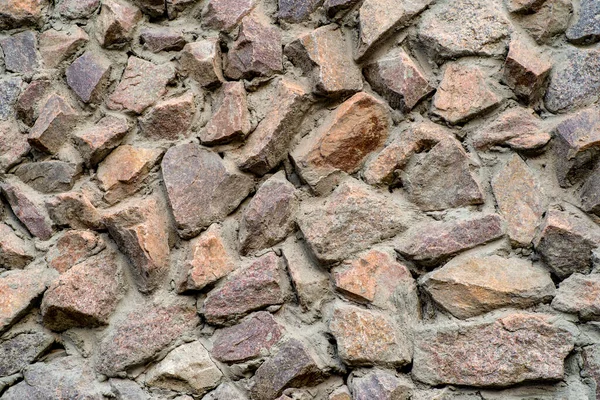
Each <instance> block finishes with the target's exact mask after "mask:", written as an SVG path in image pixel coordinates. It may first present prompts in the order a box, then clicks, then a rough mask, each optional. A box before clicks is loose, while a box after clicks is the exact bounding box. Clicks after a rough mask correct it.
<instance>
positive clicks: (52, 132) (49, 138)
mask: <svg viewBox="0 0 600 400" xmlns="http://www.w3.org/2000/svg"><path fill="white" fill-rule="evenodd" d="M77 118H78V117H77V112H76V111H75V109H74V108H73V107H72V106H71V105H70V104H69V103H68V101H66V100H65V99H64V98H63V97H61V96H59V95H56V94H53V95H52V96H50V97H49V98H48V100H46V102H45V103H44V105H43V106H42V108H41V110H40V114H39V117H38V118H37V120H36V121H35V125H33V128H31V130H30V132H29V137H28V139H27V141H28V142H29V144H30V145H31V146H32V147H35V148H36V149H38V150H40V151H43V152H45V153H50V154H54V153H56V152H58V150H59V149H60V148H61V147H62V146H63V145H64V144H65V142H66V141H67V137H68V135H69V134H70V132H71V130H72V128H73V126H74V124H75V122H76V121H77Z"/></svg>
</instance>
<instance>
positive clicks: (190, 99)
mask: <svg viewBox="0 0 600 400" xmlns="http://www.w3.org/2000/svg"><path fill="white" fill-rule="evenodd" d="M195 112H196V104H195V103H194V94H193V93H192V92H191V91H188V92H185V93H184V94H182V95H181V96H177V97H173V98H171V99H168V100H164V101H161V102H159V103H157V104H156V105H155V106H154V107H152V108H151V109H150V110H149V111H148V112H147V113H146V114H145V115H144V116H143V117H142V118H140V120H139V123H140V130H141V133H142V134H143V135H144V136H146V137H149V138H152V139H167V140H176V139H178V138H180V137H188V136H189V135H190V128H191V127H192V121H193V118H194V114H195Z"/></svg>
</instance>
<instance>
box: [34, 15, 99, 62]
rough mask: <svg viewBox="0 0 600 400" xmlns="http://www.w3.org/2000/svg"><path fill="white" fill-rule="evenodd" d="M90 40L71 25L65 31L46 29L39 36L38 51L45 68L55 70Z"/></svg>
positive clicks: (85, 34) (81, 30)
mask: <svg viewBox="0 0 600 400" xmlns="http://www.w3.org/2000/svg"><path fill="white" fill-rule="evenodd" d="M89 40H90V38H89V36H88V34H87V33H86V32H85V31H84V30H83V29H81V28H80V27H78V26H77V25H72V26H70V27H69V28H67V29H66V30H61V31H57V30H56V29H48V30H47V31H44V32H43V33H42V34H41V35H40V36H39V49H40V54H41V55H42V59H43V60H44V65H45V66H46V68H56V67H57V66H58V65H59V64H60V63H61V62H63V61H64V60H66V59H67V58H68V57H69V56H71V55H73V54H75V52H76V51H77V49H78V48H79V47H81V46H82V45H83V44H85V43H87V42H88V41H89Z"/></svg>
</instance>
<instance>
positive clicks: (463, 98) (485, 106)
mask: <svg viewBox="0 0 600 400" xmlns="http://www.w3.org/2000/svg"><path fill="white" fill-rule="evenodd" d="M501 101H502V98H501V97H500V96H499V95H497V94H496V93H494V91H493V90H492V89H491V87H490V86H489V84H488V83H487V82H486V79H485V77H484V75H483V72H482V71H481V70H480V69H479V68H478V67H472V66H467V65H461V64H456V63H452V64H448V66H447V67H446V70H445V71H444V76H443V77H442V81H441V82H440V86H439V87H438V90H437V92H436V93H435V96H434V97H433V109H432V112H433V113H434V114H436V115H438V116H440V117H441V118H443V119H444V120H446V121H448V122H449V123H451V124H458V123H462V122H465V121H467V120H469V119H471V118H474V117H476V116H478V115H480V114H483V113H485V112H487V111H489V110H490V109H492V108H494V107H496V106H497V105H498V104H500V102H501Z"/></svg>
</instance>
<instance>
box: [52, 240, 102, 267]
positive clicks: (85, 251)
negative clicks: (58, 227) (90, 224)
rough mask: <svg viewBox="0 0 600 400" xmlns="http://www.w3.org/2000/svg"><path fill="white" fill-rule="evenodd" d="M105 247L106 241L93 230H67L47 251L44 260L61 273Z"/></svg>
mask: <svg viewBox="0 0 600 400" xmlns="http://www.w3.org/2000/svg"><path fill="white" fill-rule="evenodd" d="M105 247H106V243H105V242H104V240H103V239H101V238H100V236H98V234H96V233H95V232H92V231H88V230H69V231H66V232H65V233H63V234H62V235H61V237H60V238H59V239H58V240H57V241H56V245H55V246H54V247H52V248H51V249H50V250H49V251H48V254H47V255H46V261H48V265H49V266H50V267H51V268H54V269H55V270H57V271H58V272H60V273H61V274H62V273H64V272H67V271H68V270H69V269H70V268H71V267H72V266H74V265H76V264H78V263H80V262H81V261H84V260H86V259H87V258H89V257H91V256H92V255H94V254H97V253H98V252H100V251H101V250H103V249H104V248H105Z"/></svg>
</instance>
